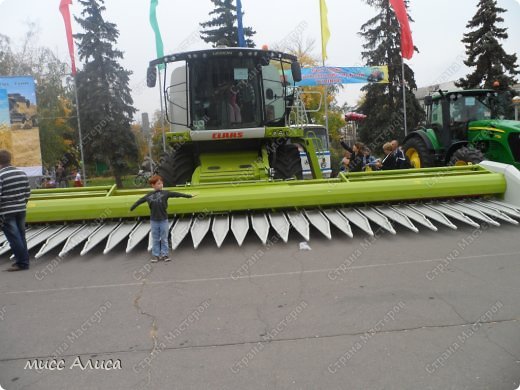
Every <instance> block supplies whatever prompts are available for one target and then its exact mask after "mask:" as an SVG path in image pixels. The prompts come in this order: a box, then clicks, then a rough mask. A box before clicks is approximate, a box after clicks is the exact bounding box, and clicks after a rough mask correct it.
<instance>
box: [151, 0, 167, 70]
mask: <svg viewBox="0 0 520 390" xmlns="http://www.w3.org/2000/svg"><path fill="white" fill-rule="evenodd" d="M158 3H159V0H151V1H150V24H151V25H152V29H153V32H154V33H155V48H156V51H157V58H161V57H164V47H163V41H162V38H161V31H160V30H159V23H157V4H158ZM159 69H164V64H160V65H159Z"/></svg>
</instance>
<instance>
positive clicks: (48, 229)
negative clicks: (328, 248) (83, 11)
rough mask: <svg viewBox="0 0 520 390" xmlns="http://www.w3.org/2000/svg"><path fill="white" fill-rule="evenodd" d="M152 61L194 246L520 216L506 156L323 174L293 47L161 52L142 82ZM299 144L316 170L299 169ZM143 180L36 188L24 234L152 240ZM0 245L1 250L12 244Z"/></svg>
mask: <svg viewBox="0 0 520 390" xmlns="http://www.w3.org/2000/svg"><path fill="white" fill-rule="evenodd" d="M158 66H160V67H161V68H164V75H165V76H166V75H170V79H169V82H165V84H166V85H165V87H164V93H165V103H166V106H167V118H168V121H169V122H170V123H171V131H170V132H168V133H167V139H168V143H169V145H170V146H171V148H170V149H171V150H170V152H169V154H168V155H167V156H166V157H165V158H164V159H163V160H162V162H161V164H160V166H159V167H158V168H157V170H158V173H159V174H160V175H162V176H163V178H164V180H165V184H166V185H167V186H168V187H170V188H171V187H175V188H174V190H175V191H179V192H184V193H187V194H197V197H195V198H193V199H174V200H172V201H171V203H170V205H169V209H168V211H169V214H170V217H171V218H170V220H171V224H172V227H171V242H172V247H173V249H175V248H177V246H178V245H179V244H180V243H181V242H182V241H183V240H184V239H185V238H186V237H187V236H188V235H190V234H191V237H192V240H193V245H194V247H195V248H196V247H198V246H199V244H200V243H201V241H202V240H203V238H204V237H205V236H206V235H209V234H207V233H208V232H209V230H211V231H212V235H213V237H214V239H215V241H216V244H217V246H219V247H220V245H221V244H222V243H223V241H224V240H225V239H226V237H228V239H229V240H232V239H233V238H231V236H234V239H236V241H237V242H238V245H241V244H242V242H243V241H244V238H245V236H246V234H247V233H248V232H249V231H251V232H253V231H254V232H255V233H256V235H257V236H258V237H259V239H260V240H261V241H262V242H263V243H266V242H267V241H268V237H269V232H270V230H271V229H273V232H276V234H278V235H279V236H280V237H281V238H282V239H283V240H284V241H287V240H288V237H289V232H290V230H291V229H292V230H294V231H295V232H297V234H299V235H301V236H303V238H304V239H305V240H309V239H310V228H311V227H313V228H314V229H315V230H317V232H313V234H323V235H325V236H326V237H328V238H331V237H332V234H334V235H340V234H346V235H347V236H350V237H352V235H353V232H355V231H356V230H355V229H357V230H361V231H364V232H366V233H367V234H371V235H373V234H374V230H373V229H374V228H377V229H379V228H383V229H385V230H387V231H388V232H391V233H393V234H395V233H396V230H395V229H396V228H397V226H401V227H400V228H404V229H410V230H412V231H414V232H419V228H420V229H431V230H437V229H438V228H452V229H456V228H457V227H456V225H455V223H459V222H460V223H463V224H468V225H471V226H474V227H478V226H479V224H480V223H487V224H490V225H500V224H502V223H511V224H518V220H519V219H520V176H519V172H518V170H517V169H515V168H514V167H512V166H510V165H505V164H500V163H497V162H483V163H482V164H480V165H467V166H456V167H437V168H423V169H409V170H399V171H379V172H362V173H340V174H339V176H338V177H337V178H332V179H330V178H327V179H324V178H323V177H322V173H321V170H320V166H319V163H318V160H317V158H316V153H317V152H319V151H320V147H321V146H320V142H319V139H318V138H317V137H312V135H309V134H307V136H304V131H303V128H304V126H305V121H306V113H305V109H304V107H303V105H302V103H301V99H299V91H298V89H297V88H294V85H290V83H289V82H288V81H287V80H289V79H292V80H295V81H299V80H300V79H301V69H300V65H299V63H298V62H297V60H296V58H295V57H294V56H292V55H288V54H284V53H281V52H276V51H270V50H256V49H246V48H229V49H228V48H225V49H220V48H217V49H210V50H202V51H192V52H185V53H179V54H173V55H168V56H165V57H163V58H159V59H156V60H154V61H151V62H150V66H149V69H148V86H149V87H153V86H154V85H155V83H156V76H157V67H158ZM171 68H173V71H171ZM289 73H290V74H291V76H292V77H289ZM164 80H166V77H165V79H164ZM299 147H300V148H303V149H304V150H305V152H306V154H307V157H308V161H309V163H310V167H311V171H312V174H313V178H312V179H309V180H303V179H302V168H301V160H300V155H299V150H298V148H299ZM146 191H148V190H137V189H117V188H116V187H115V186H114V187H89V188H70V189H49V190H35V191H33V193H32V195H31V199H30V201H29V203H28V213H27V222H28V231H27V241H28V246H29V247H30V248H35V249H38V247H39V251H38V252H37V254H36V257H39V256H42V255H44V254H45V253H47V252H49V251H50V250H53V249H54V248H56V250H58V248H60V249H61V250H60V252H59V253H60V255H61V256H63V255H65V254H66V253H68V252H69V251H71V250H72V249H73V248H78V246H81V247H82V249H81V254H85V253H87V252H89V251H90V250H91V249H93V248H94V247H97V246H98V245H99V244H101V243H104V253H107V252H109V251H110V250H112V249H113V248H115V247H116V246H117V245H118V244H120V243H122V241H123V240H125V239H126V250H127V252H128V251H131V250H132V249H133V248H134V247H135V246H136V245H138V244H139V243H140V242H141V241H143V240H146V239H148V240H149V233H150V224H149V221H148V218H149V210H148V207H146V206H142V207H139V208H137V209H136V210H135V211H134V212H131V211H129V208H130V206H131V205H132V204H133V203H134V202H135V201H136V200H137V199H138V198H139V197H141V196H143V194H144V193H146ZM331 226H334V228H333V229H332V228H331ZM354 226H355V229H353V227H354ZM230 231H231V233H230ZM331 231H332V232H331ZM2 240H4V239H2ZM121 245H122V244H121ZM99 246H101V245H99ZM0 250H1V253H6V252H7V251H8V250H9V249H8V244H6V243H4V246H3V247H2V249H0ZM77 250H80V249H79V248H78V249H77Z"/></svg>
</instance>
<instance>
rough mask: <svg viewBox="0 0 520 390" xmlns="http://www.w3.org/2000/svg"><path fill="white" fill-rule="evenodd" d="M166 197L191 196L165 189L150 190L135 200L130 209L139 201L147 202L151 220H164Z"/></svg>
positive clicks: (166, 217) (138, 203) (166, 216)
mask: <svg viewBox="0 0 520 390" xmlns="http://www.w3.org/2000/svg"><path fill="white" fill-rule="evenodd" d="M168 198H192V196H191V195H188V194H181V193H180V192H171V191H166V190H161V191H152V192H149V193H148V194H146V195H145V196H143V197H142V198H141V199H139V200H138V201H137V202H135V203H134V204H133V205H132V207H130V211H133V210H134V209H135V208H136V207H137V206H139V205H140V204H141V203H144V202H148V206H150V219H151V220H152V221H164V220H165V219H168V213H167V212H166V210H167V209H168Z"/></svg>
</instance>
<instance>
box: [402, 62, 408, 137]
mask: <svg viewBox="0 0 520 390" xmlns="http://www.w3.org/2000/svg"><path fill="white" fill-rule="evenodd" d="M401 71H402V74H403V114H404V136H405V137H406V136H407V135H408V127H407V124H406V119H407V118H406V81H405V78H404V57H402V56H401Z"/></svg>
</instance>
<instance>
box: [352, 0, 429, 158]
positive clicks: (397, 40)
mask: <svg viewBox="0 0 520 390" xmlns="http://www.w3.org/2000/svg"><path fill="white" fill-rule="evenodd" d="M366 2H367V3H368V4H369V5H371V6H373V7H375V8H376V9H377V12H378V14H377V15H376V16H374V17H373V18H371V19H370V20H368V21H367V22H366V23H365V24H363V25H362V26H361V32H360V33H359V34H360V35H361V36H362V37H363V38H365V41H366V42H365V44H364V45H363V48H364V49H365V50H364V51H363V52H362V56H363V59H364V60H365V62H366V65H367V66H378V65H388V74H389V84H368V85H366V86H365V87H363V89H362V90H363V91H365V92H366V95H365V97H364V99H363V101H362V103H361V104H360V106H359V111H360V112H361V113H363V114H365V115H367V119H366V120H364V121H363V122H362V123H361V124H360V126H359V135H360V138H361V140H362V141H363V142H364V143H365V144H367V145H368V146H369V147H370V149H371V150H372V151H373V152H374V154H377V153H379V152H380V149H381V146H382V144H383V143H384V142H386V141H389V140H391V139H403V138H404V123H403V122H404V119H403V92H402V84H403V80H402V68H401V64H402V59H401V33H400V28H399V22H398V21H397V18H396V16H395V14H394V11H393V9H392V8H391V7H390V3H389V1H388V0H366ZM405 3H408V2H405ZM410 21H411V22H413V20H412V19H411V18H410ZM415 51H418V50H417V48H415ZM416 89H417V85H416V82H415V76H414V72H413V70H412V69H411V68H410V67H409V66H408V65H407V64H405V92H406V109H407V110H406V112H407V127H408V129H410V130H413V129H414V128H415V127H416V126H417V125H418V123H419V122H420V121H421V120H422V119H423V118H424V111H423V109H422V108H421V106H420V104H419V102H418V101H417V99H416V98H415V94H414V93H413V90H416Z"/></svg>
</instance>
